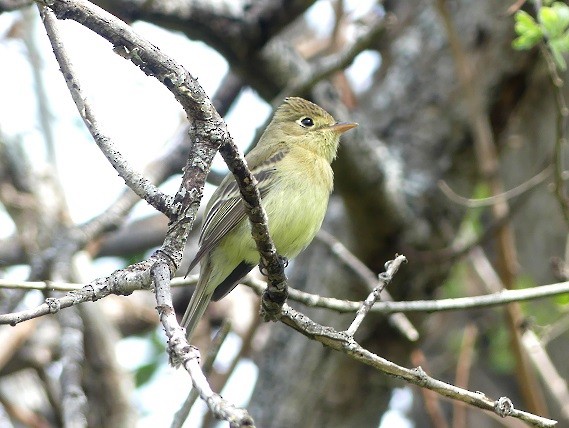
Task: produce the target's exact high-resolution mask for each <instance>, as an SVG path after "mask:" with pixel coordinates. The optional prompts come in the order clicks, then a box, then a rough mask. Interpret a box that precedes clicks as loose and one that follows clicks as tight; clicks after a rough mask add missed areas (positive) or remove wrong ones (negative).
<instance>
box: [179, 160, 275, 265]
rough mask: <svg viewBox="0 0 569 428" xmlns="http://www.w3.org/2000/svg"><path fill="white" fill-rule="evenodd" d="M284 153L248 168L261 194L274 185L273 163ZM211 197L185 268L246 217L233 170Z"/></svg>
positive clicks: (263, 194)
mask: <svg viewBox="0 0 569 428" xmlns="http://www.w3.org/2000/svg"><path fill="white" fill-rule="evenodd" d="M283 156H284V153H283V152H282V151H279V152H277V153H276V154H275V155H274V156H271V158H270V159H268V160H267V161H265V162H263V163H262V164H260V165H258V166H257V167H255V168H252V169H251V172H252V173H253V175H254V176H255V178H256V179H257V183H258V184H257V187H258V189H259V192H260V193H261V198H263V197H265V195H266V194H267V192H268V191H269V189H270V188H271V187H272V186H273V185H274V183H275V178H276V177H275V171H276V163H277V162H278V161H279V160H280V159H282V157H283ZM212 201H213V202H212V205H211V207H210V208H209V211H208V212H207V215H206V218H205V220H204V224H203V227H202V231H201V235H200V248H199V250H198V252H197V253H196V256H195V257H194V259H193V260H192V262H191V263H190V267H189V269H188V272H190V270H192V269H193V268H194V267H195V266H196V265H197V264H198V262H199V261H200V259H201V258H202V257H203V256H204V255H205V254H207V253H209V252H210V251H211V250H212V249H213V248H215V247H216V246H217V244H218V243H219V241H221V239H222V238H223V237H224V236H225V235H227V233H229V232H230V231H231V230H233V228H235V226H237V225H238V224H239V223H240V222H241V220H243V219H244V218H245V207H244V206H243V203H242V201H241V193H240V192H239V186H238V185H237V182H236V181H235V179H234V178H233V175H232V174H229V175H228V176H227V177H225V178H224V179H223V181H222V182H221V184H220V185H219V187H218V188H217V190H216V191H215V193H214V194H213V196H212Z"/></svg>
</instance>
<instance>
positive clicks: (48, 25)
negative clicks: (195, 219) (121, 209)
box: [38, 5, 171, 215]
mask: <svg viewBox="0 0 569 428" xmlns="http://www.w3.org/2000/svg"><path fill="white" fill-rule="evenodd" d="M38 7H39V10H40V14H41V17H42V20H43V23H44V25H45V29H46V33H47V35H48V37H49V41H50V43H51V46H52V48H53V53H54V54H55V58H56V59H57V62H58V64H59V69H60V71H61V73H62V74H63V77H64V79H65V83H67V88H68V89H69V92H70V94H71V97H72V98H73V101H74V102H75V105H76V106H77V111H78V112H79V115H80V116H81V118H82V119H83V122H84V123H85V125H86V126H87V129H89V132H90V133H91V135H92V136H93V139H94V140H95V142H96V143H97V146H98V147H99V148H100V149H101V151H102V152H103V154H104V155H105V157H106V158H107V159H108V161H109V162H110V163H111V165H112V166H113V167H114V168H115V170H116V171H117V172H118V174H119V176H120V177H122V179H123V180H124V181H125V183H126V184H127V185H128V186H129V187H130V188H131V189H132V190H133V191H134V192H135V193H136V194H137V195H138V196H139V197H141V198H143V199H145V200H146V201H147V202H148V203H149V204H150V205H152V206H153V207H154V208H156V209H157V210H158V211H160V212H163V213H165V214H166V215H169V214H170V211H169V209H170V205H171V198H170V197H169V196H167V195H165V194H164V193H163V192H162V191H161V190H159V189H158V188H157V187H156V186H154V185H153V184H152V183H150V181H148V180H147V179H146V178H145V177H144V176H143V175H142V174H140V173H138V172H136V171H135V170H134V168H132V167H131V166H130V165H129V163H128V161H127V160H126V159H125V158H124V157H123V156H122V155H121V153H120V152H119V151H118V149H117V148H116V146H115V144H114V143H113V142H112V140H111V138H110V137H108V136H107V135H105V133H104V132H103V131H102V130H101V126H100V125H99V123H98V120H97V118H96V117H97V115H96V114H95V112H94V110H93V106H92V105H91V104H90V103H89V102H88V101H87V98H86V97H85V95H84V94H83V92H82V90H81V83H80V82H79V78H78V75H77V72H76V71H75V69H74V66H73V64H72V63H71V60H70V59H69V57H68V56H67V53H66V52H65V48H64V47H63V41H62V40H61V36H60V35H59V30H58V29H57V19H56V17H55V15H54V13H53V12H52V11H51V10H50V9H49V8H47V7H46V6H42V5H38Z"/></svg>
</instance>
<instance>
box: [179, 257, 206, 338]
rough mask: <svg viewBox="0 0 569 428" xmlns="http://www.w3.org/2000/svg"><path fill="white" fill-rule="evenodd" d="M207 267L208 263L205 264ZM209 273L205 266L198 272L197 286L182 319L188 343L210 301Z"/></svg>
mask: <svg viewBox="0 0 569 428" xmlns="http://www.w3.org/2000/svg"><path fill="white" fill-rule="evenodd" d="M207 265H209V263H207ZM210 273H211V272H210V268H209V266H206V267H205V268H204V269H202V271H201V272H200V279H199V280H198V285H197V287H196V289H195V290H194V294H192V298H191V299H190V303H189V304H188V308H187V309H186V312H185V313H184V317H183V318H182V327H185V328H186V338H187V339H188V342H190V341H191V339H192V335H193V333H194V330H195V329H196V327H197V325H198V323H199V321H200V319H201V318H202V316H203V314H204V312H205V309H206V308H207V305H208V304H209V301H210V300H211V296H212V293H211V292H210V291H209V290H208V289H207V285H208V281H209V277H210Z"/></svg>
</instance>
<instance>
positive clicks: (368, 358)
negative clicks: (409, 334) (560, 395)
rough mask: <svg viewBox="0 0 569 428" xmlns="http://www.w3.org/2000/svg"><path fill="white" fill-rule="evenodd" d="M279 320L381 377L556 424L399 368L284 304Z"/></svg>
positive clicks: (501, 412) (535, 422)
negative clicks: (402, 381)
mask: <svg viewBox="0 0 569 428" xmlns="http://www.w3.org/2000/svg"><path fill="white" fill-rule="evenodd" d="M280 320H281V321H282V322H283V323H285V324H286V325H288V326H289V327H292V328H293V329H295V330H297V331H298V332H300V333H302V334H303V335H305V336H307V337H308V338H310V339H312V340H315V341H317V342H320V343H322V344H323V345H324V346H326V347H329V348H332V349H334V350H336V351H339V352H342V353H344V354H346V355H348V356H349V357H350V358H353V359H354V360H356V361H359V362H361V363H364V364H366V365H368V366H371V367H373V368H375V369H376V370H378V371H380V372H382V373H385V374H388V375H391V376H394V377H396V378H399V379H403V380H405V381H407V382H409V383H411V384H413V385H417V386H420V387H421V388H427V389H430V390H432V391H435V392H437V393H439V394H441V395H443V396H445V397H449V398H452V399H454V400H459V401H463V402H465V403H467V404H470V405H472V406H475V407H478V408H481V409H484V410H488V411H491V412H494V413H496V414H497V415H499V416H500V417H502V418H505V417H508V416H511V417H513V418H517V419H521V420H522V421H525V422H528V423H531V424H533V425H534V426H537V427H553V426H555V425H556V424H557V421H554V420H552V419H547V418H543V417H541V416H537V415H534V414H532V413H528V412H524V411H522V410H517V409H515V408H514V405H513V403H512V402H511V400H510V399H509V398H507V397H500V398H499V399H498V400H492V399H490V398H488V397H486V395H485V394H484V393H482V392H471V391H468V390H466V389H463V388H459V387H456V386H454V385H450V384H448V383H446V382H443V381H440V380H438V379H434V378H432V377H430V376H429V375H427V373H425V372H424V371H423V369H422V368H421V367H416V368H414V369H408V368H405V367H402V366H399V365H397V364H395V363H393V362H391V361H389V360H386V359H385V358H382V357H380V356H379V355H376V354H374V353H372V352H370V351H368V350H367V349H365V348H363V347H362V346H361V345H360V344H358V343H357V342H356V341H355V340H354V339H353V338H352V337H350V336H349V335H347V334H346V333H343V332H338V331H336V330H334V329H333V328H331V327H325V326H322V325H320V324H317V323H315V322H314V321H312V320H311V319H310V318H308V317H307V316H306V315H304V314H301V313H300V312H297V311H295V310H294V309H292V308H291V307H290V306H288V305H286V304H285V305H284V306H283V311H282V314H281V318H280Z"/></svg>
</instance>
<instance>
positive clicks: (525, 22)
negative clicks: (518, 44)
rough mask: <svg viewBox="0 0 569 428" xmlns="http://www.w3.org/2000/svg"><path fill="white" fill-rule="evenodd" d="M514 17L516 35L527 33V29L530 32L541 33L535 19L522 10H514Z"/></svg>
mask: <svg viewBox="0 0 569 428" xmlns="http://www.w3.org/2000/svg"><path fill="white" fill-rule="evenodd" d="M514 19H515V30H516V33H517V34H518V35H520V36H521V35H523V34H525V33H527V32H528V31H530V32H536V31H537V32H540V33H541V30H540V28H539V25H538V23H537V22H535V20H534V19H533V17H532V16H531V15H530V14H529V13H527V12H524V11H523V10H518V11H517V12H516V15H515V17H514Z"/></svg>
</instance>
